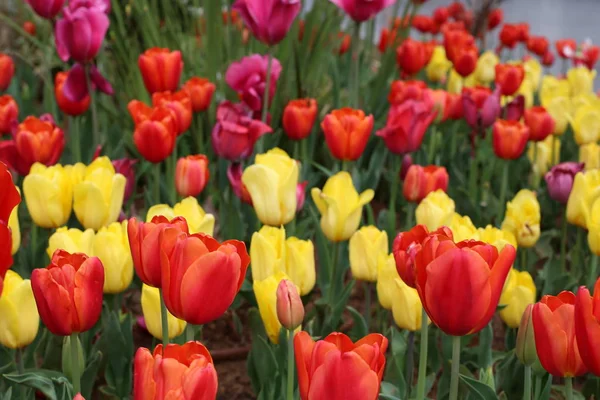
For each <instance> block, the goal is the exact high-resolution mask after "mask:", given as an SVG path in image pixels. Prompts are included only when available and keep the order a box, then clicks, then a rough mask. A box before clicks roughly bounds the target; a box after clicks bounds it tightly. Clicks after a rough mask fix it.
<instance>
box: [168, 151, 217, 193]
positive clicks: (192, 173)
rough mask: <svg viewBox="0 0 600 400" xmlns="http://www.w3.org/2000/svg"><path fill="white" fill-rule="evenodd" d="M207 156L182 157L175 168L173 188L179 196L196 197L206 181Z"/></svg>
mask: <svg viewBox="0 0 600 400" xmlns="http://www.w3.org/2000/svg"><path fill="white" fill-rule="evenodd" d="M209 177H210V172H209V170H208V158H206V156H205V155H203V154H198V155H192V156H187V157H182V158H180V159H179V160H178V161H177V167H176V168H175V188H176V189H177V193H178V194H179V195H180V196H183V197H188V196H193V197H196V196H198V195H199V194H200V193H202V191H203V190H204V187H205V186H206V184H207V183H208V179H209Z"/></svg>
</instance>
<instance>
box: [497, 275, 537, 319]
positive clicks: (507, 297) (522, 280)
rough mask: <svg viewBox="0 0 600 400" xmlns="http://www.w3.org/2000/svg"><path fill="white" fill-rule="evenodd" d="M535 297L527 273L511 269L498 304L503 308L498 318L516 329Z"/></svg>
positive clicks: (531, 279) (534, 291) (529, 276)
mask: <svg viewBox="0 0 600 400" xmlns="http://www.w3.org/2000/svg"><path fill="white" fill-rule="evenodd" d="M535 296H536V288H535V283H534V282H533V278H531V275H529V272H527V271H522V272H520V271H517V270H515V269H511V270H510V272H509V274H508V277H507V278H506V283H505V284H504V289H503V291H502V295H501V296H500V302H499V304H500V305H503V306H505V307H504V308H503V309H501V310H500V317H501V318H502V320H503V321H504V322H505V323H506V325H508V326H509V327H510V328H517V327H518V326H519V324H520V323H521V318H522V317H523V312H524V311H525V309H526V308H527V306H528V305H529V304H533V303H535Z"/></svg>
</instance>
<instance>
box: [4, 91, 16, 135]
mask: <svg viewBox="0 0 600 400" xmlns="http://www.w3.org/2000/svg"><path fill="white" fill-rule="evenodd" d="M18 118H19V106H18V105H17V102H16V101H15V99H13V98H12V96H10V95H8V94H5V95H3V96H0V135H2V134H5V133H10V132H11V131H12V128H13V126H14V125H17V124H18Z"/></svg>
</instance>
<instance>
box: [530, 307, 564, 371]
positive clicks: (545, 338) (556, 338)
mask: <svg viewBox="0 0 600 400" xmlns="http://www.w3.org/2000/svg"><path fill="white" fill-rule="evenodd" d="M532 318H533V331H534V333H535V347H536V349H537V354H538V357H539V358H540V363H541V364H542V366H543V367H544V369H545V370H546V371H548V372H549V373H550V374H551V375H554V376H558V377H562V376H564V371H563V368H564V366H566V365H567V356H568V355H567V346H568V342H567V335H566V333H565V332H564V330H563V327H562V326H560V324H559V323H558V322H557V320H556V319H555V318H554V316H553V314H552V311H551V310H550V308H549V307H548V306H547V305H546V304H542V303H537V304H536V305H535V306H533V314H532Z"/></svg>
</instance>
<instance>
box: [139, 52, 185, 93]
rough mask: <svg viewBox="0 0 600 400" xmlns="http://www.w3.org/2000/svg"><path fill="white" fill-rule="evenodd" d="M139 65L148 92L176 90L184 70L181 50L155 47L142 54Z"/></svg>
mask: <svg viewBox="0 0 600 400" xmlns="http://www.w3.org/2000/svg"><path fill="white" fill-rule="evenodd" d="M138 66H139V68H140V72H141V73H142V78H143V79H144V85H145V86H146V90H148V92H150V93H154V92H164V91H167V90H169V91H172V92H174V91H176V90H177V88H178V87H179V78H180V77H181V71H182V70H183V60H182V59H181V52H179V50H176V51H171V50H169V49H161V48H158V47H153V48H151V49H148V50H146V51H145V52H144V53H143V54H141V55H140V57H139V58H138Z"/></svg>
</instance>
